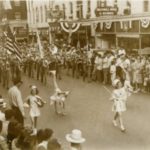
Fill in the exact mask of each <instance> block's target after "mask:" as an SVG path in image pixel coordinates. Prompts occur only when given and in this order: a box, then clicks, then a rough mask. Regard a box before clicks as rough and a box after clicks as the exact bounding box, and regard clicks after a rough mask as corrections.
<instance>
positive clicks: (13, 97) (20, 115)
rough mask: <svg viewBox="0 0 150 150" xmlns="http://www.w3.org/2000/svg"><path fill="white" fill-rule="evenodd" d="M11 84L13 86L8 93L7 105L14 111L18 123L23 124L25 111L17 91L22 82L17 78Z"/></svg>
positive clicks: (19, 92) (19, 93)
mask: <svg viewBox="0 0 150 150" xmlns="http://www.w3.org/2000/svg"><path fill="white" fill-rule="evenodd" d="M13 82H14V85H13V86H12V87H11V88H10V89H9V91H8V95H9V104H10V106H11V108H12V110H13V111H14V117H15V119H16V120H17V121H18V122H19V123H21V124H24V118H25V111H24V106H23V100H22V95H21V91H20V90H19V88H20V86H21V85H22V83H23V82H22V81H21V80H20V79H19V78H17V79H14V81H13Z"/></svg>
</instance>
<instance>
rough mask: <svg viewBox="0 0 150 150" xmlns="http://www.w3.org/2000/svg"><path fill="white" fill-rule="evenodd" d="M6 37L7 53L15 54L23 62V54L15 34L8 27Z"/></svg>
mask: <svg viewBox="0 0 150 150" xmlns="http://www.w3.org/2000/svg"><path fill="white" fill-rule="evenodd" d="M5 36H6V43H5V48H6V51H7V53H9V54H14V55H15V56H16V58H17V59H18V60H19V61H21V59H22V53H21V51H20V49H19V47H18V45H17V43H16V41H15V37H14V35H13V33H12V32H11V29H10V27H9V26H8V27H7V32H5Z"/></svg>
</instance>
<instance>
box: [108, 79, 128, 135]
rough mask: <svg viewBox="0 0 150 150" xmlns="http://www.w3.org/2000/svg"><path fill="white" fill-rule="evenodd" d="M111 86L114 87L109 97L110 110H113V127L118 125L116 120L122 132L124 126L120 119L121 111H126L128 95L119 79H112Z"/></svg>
mask: <svg viewBox="0 0 150 150" xmlns="http://www.w3.org/2000/svg"><path fill="white" fill-rule="evenodd" d="M113 86H114V87H115V89H114V91H113V92H112V96H111V98H110V100H113V107H112V111H113V112H115V115H114V120H113V124H114V126H115V127H116V126H118V124H117V120H118V121H119V123H120V129H121V131H122V132H124V131H125V127H124V123H123V119H122V113H123V112H125V111H126V101H127V97H128V95H127V92H126V89H125V88H124V87H123V85H122V83H121V81H120V80H119V79H115V80H114V82H113Z"/></svg>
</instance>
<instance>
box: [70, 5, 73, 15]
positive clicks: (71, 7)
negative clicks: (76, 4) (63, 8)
mask: <svg viewBox="0 0 150 150" xmlns="http://www.w3.org/2000/svg"><path fill="white" fill-rule="evenodd" d="M70 13H71V14H73V4H72V2H70Z"/></svg>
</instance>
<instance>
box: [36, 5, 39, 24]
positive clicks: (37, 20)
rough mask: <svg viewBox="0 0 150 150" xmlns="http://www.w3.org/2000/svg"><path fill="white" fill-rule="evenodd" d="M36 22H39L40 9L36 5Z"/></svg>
mask: <svg viewBox="0 0 150 150" xmlns="http://www.w3.org/2000/svg"><path fill="white" fill-rule="evenodd" d="M36 22H39V10H38V8H37V7H36Z"/></svg>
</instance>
